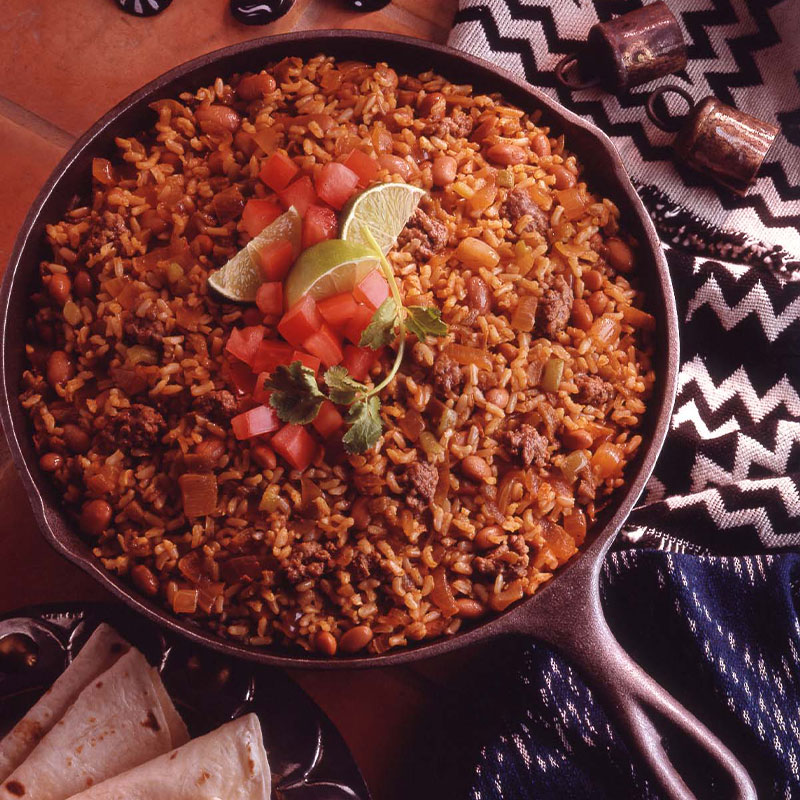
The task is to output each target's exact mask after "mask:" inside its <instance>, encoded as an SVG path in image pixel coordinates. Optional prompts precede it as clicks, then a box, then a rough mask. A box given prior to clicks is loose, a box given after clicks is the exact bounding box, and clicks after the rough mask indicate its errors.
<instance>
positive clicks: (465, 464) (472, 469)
mask: <svg viewBox="0 0 800 800" xmlns="http://www.w3.org/2000/svg"><path fill="white" fill-rule="evenodd" d="M461 471H462V472H463V473H464V475H465V476H466V477H467V478H470V479H471V480H473V481H482V482H483V481H486V479H487V478H491V477H492V468H491V467H490V466H489V465H488V464H487V463H486V461H485V460H484V459H482V458H481V457H480V456H467V457H466V458H465V459H464V460H463V461H462V462H461Z"/></svg>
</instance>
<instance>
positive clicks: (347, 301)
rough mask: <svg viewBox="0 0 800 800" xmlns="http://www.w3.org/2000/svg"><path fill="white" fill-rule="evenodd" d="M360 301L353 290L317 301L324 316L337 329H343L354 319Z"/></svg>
mask: <svg viewBox="0 0 800 800" xmlns="http://www.w3.org/2000/svg"><path fill="white" fill-rule="evenodd" d="M357 307H358V303H356V299H355V297H353V293H352V292H342V293H341V294H335V295H332V296H331V297H326V298H325V299H324V300H320V301H319V303H317V308H318V309H319V313H320V314H322V318H323V319H324V320H325V322H327V323H328V325H330V326H331V327H332V328H333V329H334V330H335V331H343V330H344V327H345V325H347V323H348V322H349V321H350V320H351V319H352V317H353V314H355V312H356V308H357Z"/></svg>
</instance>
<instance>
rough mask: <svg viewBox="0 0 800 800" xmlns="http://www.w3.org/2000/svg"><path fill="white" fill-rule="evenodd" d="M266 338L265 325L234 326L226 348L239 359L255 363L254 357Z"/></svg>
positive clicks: (246, 362) (247, 362)
mask: <svg viewBox="0 0 800 800" xmlns="http://www.w3.org/2000/svg"><path fill="white" fill-rule="evenodd" d="M263 338H264V326H263V325H248V327H246V328H234V329H233V330H232V331H231V335H230V336H229V337H228V341H227V342H225V349H226V350H227V351H228V352H229V353H230V354H231V355H232V356H235V357H236V358H238V359H239V361H244V363H245V364H250V366H252V365H253V357H254V356H255V354H256V350H258V346H259V345H260V344H261V340H262V339H263Z"/></svg>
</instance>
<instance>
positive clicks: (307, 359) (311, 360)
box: [289, 350, 322, 375]
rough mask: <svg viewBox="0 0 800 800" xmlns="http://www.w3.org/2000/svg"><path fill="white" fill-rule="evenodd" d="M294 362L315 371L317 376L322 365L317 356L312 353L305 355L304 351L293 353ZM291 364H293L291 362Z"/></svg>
mask: <svg viewBox="0 0 800 800" xmlns="http://www.w3.org/2000/svg"><path fill="white" fill-rule="evenodd" d="M292 361H299V362H300V363H301V364H302V365H303V366H304V367H308V368H309V369H313V370H314V374H315V375H316V374H317V373H318V372H319V365H320V364H321V363H322V362H321V361H320V360H319V359H318V358H317V357H316V356H312V355H311V353H304V352H303V351H302V350H295V351H294V352H293V353H292ZM289 363H292V362H291V361H290V362H289Z"/></svg>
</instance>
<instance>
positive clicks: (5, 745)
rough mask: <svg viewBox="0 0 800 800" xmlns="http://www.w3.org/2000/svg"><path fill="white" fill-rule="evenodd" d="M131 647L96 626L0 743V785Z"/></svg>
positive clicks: (111, 631) (108, 630) (103, 627)
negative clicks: (76, 700) (85, 691)
mask: <svg viewBox="0 0 800 800" xmlns="http://www.w3.org/2000/svg"><path fill="white" fill-rule="evenodd" d="M130 647H131V646H130V645H129V644H128V643H127V642H126V641H125V640H124V639H123V638H122V637H121V636H119V635H117V632H116V631H115V630H114V629H113V628H111V627H110V626H108V625H106V624H105V623H102V624H101V625H98V626H97V628H96V629H95V631H94V633H93V634H92V635H91V636H90V637H89V639H88V640H87V642H86V644H85V645H84V646H83V647H82V648H81V650H80V652H79V653H78V655H77V656H75V659H74V660H73V661H72V663H71V664H70V665H69V666H68V667H67V668H66V669H65V670H64V672H62V673H61V675H60V676H59V677H58V679H57V680H56V682H55V683H54V684H53V685H52V686H51V687H50V689H48V691H47V692H45V694H43V695H42V697H41V698H40V699H39V702H37V703H36V705H35V706H33V708H31V710H30V711H28V713H27V714H26V715H25V716H24V717H23V718H22V719H21V720H20V721H19V722H18V723H17V724H16V725H15V726H14V727H13V728H12V730H11V732H10V733H9V734H8V735H7V736H6V737H5V738H4V739H3V740H2V741H0V782H2V781H4V780H5V779H6V778H7V777H8V776H9V775H10V774H11V773H12V772H13V771H14V770H15V769H16V768H17V767H18V766H19V765H20V764H21V763H22V762H23V761H24V760H25V759H26V758H27V757H28V755H29V754H30V752H31V751H32V750H33V748H34V747H36V745H37V744H38V743H39V741H40V740H41V739H42V737H43V736H44V735H45V734H46V733H47V732H48V731H49V730H50V729H51V728H52V727H53V725H55V724H56V722H58V720H60V719H61V717H63V716H64V712H65V711H66V710H67V709H68V708H69V707H70V706H71V705H72V704H73V703H74V702H75V699H76V698H77V697H78V695H79V694H80V693H81V692H82V691H83V690H84V689H85V688H86V686H88V685H89V684H90V683H91V682H92V681H93V680H94V679H95V678H96V677H98V675H100V674H102V673H103V672H105V671H106V670H107V669H108V668H109V667H110V666H111V665H112V664H114V663H115V662H116V661H118V660H119V659H120V657H121V656H122V655H124V654H125V653H126V652H127V651H128V650H130Z"/></svg>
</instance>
